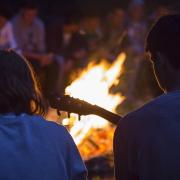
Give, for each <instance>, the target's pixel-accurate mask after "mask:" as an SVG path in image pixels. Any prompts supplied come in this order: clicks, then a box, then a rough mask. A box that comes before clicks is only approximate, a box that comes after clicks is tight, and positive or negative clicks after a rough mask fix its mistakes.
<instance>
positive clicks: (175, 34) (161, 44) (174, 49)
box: [146, 14, 180, 69]
mask: <svg viewBox="0 0 180 180" xmlns="http://www.w3.org/2000/svg"><path fill="white" fill-rule="evenodd" d="M146 50H147V51H149V52H150V53H151V54H152V55H153V56H154V57H155V56H156V55H157V52H160V53H161V54H163V55H165V56H166V57H167V59H168V60H169V62H170V64H171V65H172V67H174V68H175V69H179V68H180V14H176V15H167V16H164V17H161V18H160V19H159V20H158V21H157V22H156V23H155V25H154V26H153V27H152V29H151V31H150V32H149V34H148V37H147V40H146Z"/></svg>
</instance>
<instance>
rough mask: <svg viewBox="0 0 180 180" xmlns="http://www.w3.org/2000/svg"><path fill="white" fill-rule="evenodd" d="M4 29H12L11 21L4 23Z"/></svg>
mask: <svg viewBox="0 0 180 180" xmlns="http://www.w3.org/2000/svg"><path fill="white" fill-rule="evenodd" d="M4 29H12V23H11V22H10V21H7V22H6V24H5V25H4Z"/></svg>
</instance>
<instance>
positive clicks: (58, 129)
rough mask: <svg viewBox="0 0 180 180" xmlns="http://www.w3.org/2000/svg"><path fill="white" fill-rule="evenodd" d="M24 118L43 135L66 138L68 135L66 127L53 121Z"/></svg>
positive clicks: (38, 117)
mask: <svg viewBox="0 0 180 180" xmlns="http://www.w3.org/2000/svg"><path fill="white" fill-rule="evenodd" d="M24 118H26V119H28V121H29V123H30V124H31V125H32V126H34V128H38V129H39V130H40V131H41V132H42V133H48V134H51V135H52V136H57V135H58V136H59V135H60V136H64V135H66V134H67V133H68V132H67V130H66V128H65V127H64V126H62V125H59V124H58V123H56V122H53V121H48V120H46V119H45V118H44V117H42V116H37V115H33V116H30V115H26V117H24Z"/></svg>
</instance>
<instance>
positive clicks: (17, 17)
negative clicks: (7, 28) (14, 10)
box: [10, 14, 21, 25]
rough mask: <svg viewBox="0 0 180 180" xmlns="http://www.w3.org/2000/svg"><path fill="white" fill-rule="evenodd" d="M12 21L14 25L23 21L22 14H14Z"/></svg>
mask: <svg viewBox="0 0 180 180" xmlns="http://www.w3.org/2000/svg"><path fill="white" fill-rule="evenodd" d="M10 21H11V23H12V24H13V25H17V24H18V23H20V21H21V15H20V14H16V15H15V16H13V17H12V18H11V20H10Z"/></svg>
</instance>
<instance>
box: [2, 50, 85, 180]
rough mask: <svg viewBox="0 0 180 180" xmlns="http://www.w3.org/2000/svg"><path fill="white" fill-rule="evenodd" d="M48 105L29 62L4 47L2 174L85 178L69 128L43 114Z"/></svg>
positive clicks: (41, 179)
mask: <svg viewBox="0 0 180 180" xmlns="http://www.w3.org/2000/svg"><path fill="white" fill-rule="evenodd" d="M46 112H47V105H46V103H45V101H44V99H43V97H42V95H41V92H40V90H39V86H38V83H37V80H36V77H35V74H34V72H33V69H32V68H31V65H30V64H29V63H28V61H26V59H24V58H23V57H21V56H20V55H18V54H16V53H15V52H14V51H12V50H4V51H2V50H1V51H0V179H7V180H14V179H16V180H85V179H86V168H85V166H84V164H83V161H82V159H81V157H80V154H79V152H78V150H77V147H76V145H75V143H74V141H73V139H72V137H71V136H70V135H69V133H68V132H67V130H66V129H65V128H64V127H63V126H60V125H58V124H56V123H54V122H49V121H46V120H45V119H44V117H43V116H44V115H45V114H46Z"/></svg>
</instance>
